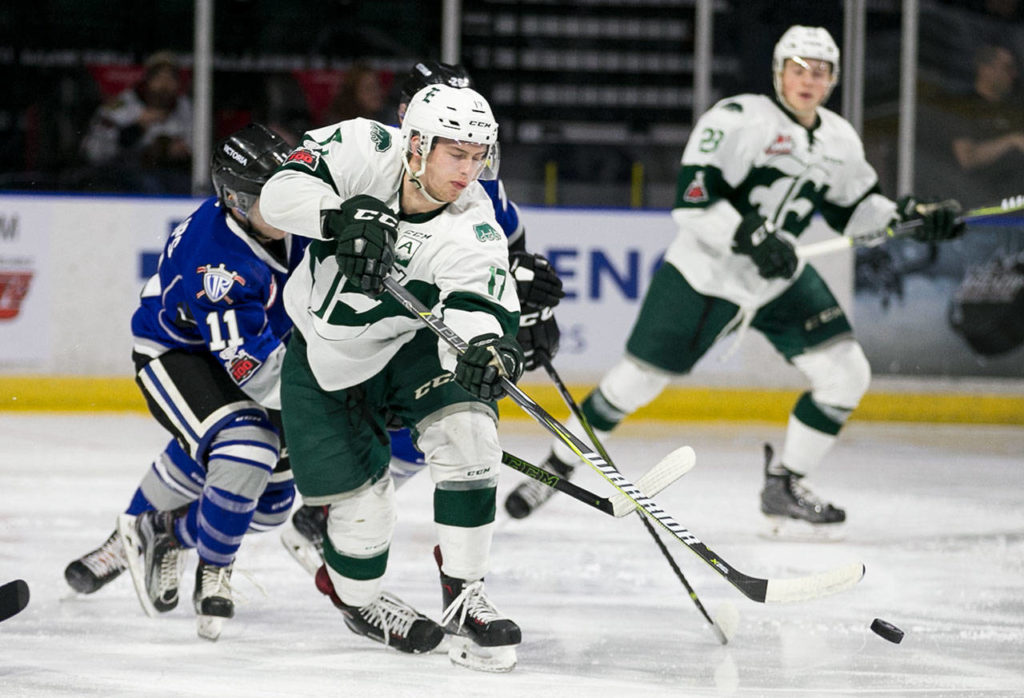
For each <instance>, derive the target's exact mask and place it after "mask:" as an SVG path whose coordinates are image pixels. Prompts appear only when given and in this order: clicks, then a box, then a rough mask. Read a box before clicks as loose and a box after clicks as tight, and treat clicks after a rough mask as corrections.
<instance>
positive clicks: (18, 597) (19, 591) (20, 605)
mask: <svg viewBox="0 0 1024 698" xmlns="http://www.w3.org/2000/svg"><path fill="white" fill-rule="evenodd" d="M29 596H30V595H29V591H28V584H27V583H26V582H25V580H24V579H15V580H14V581H13V582H7V583H6V584H4V585H3V586H0V621H5V620H7V619H8V618H10V617H11V616H16V615H18V614H19V613H21V612H22V611H24V610H25V607H26V606H28V600H29Z"/></svg>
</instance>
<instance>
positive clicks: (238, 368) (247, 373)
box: [225, 349, 263, 385]
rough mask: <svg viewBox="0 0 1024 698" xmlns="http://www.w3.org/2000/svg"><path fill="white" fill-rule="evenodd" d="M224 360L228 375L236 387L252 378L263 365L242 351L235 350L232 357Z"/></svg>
mask: <svg viewBox="0 0 1024 698" xmlns="http://www.w3.org/2000/svg"><path fill="white" fill-rule="evenodd" d="M225 358H227V362H226V363H227V369H228V373H230V374H231V378H232V379H233V380H234V381H235V383H237V384H238V385H242V384H243V383H245V382H246V381H247V380H249V379H250V378H252V374H254V373H256V371H257V370H258V369H259V367H260V366H262V365H263V364H262V362H260V360H259V359H257V358H256V357H255V356H253V355H252V354H250V353H249V352H247V351H245V350H244V349H236V350H235V351H234V354H233V355H232V356H230V357H225Z"/></svg>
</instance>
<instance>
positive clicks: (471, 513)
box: [434, 487, 498, 528]
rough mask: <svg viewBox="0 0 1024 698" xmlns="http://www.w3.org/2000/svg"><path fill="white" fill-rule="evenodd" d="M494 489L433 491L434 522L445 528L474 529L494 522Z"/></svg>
mask: <svg viewBox="0 0 1024 698" xmlns="http://www.w3.org/2000/svg"><path fill="white" fill-rule="evenodd" d="M497 491H498V490H497V488H496V487H484V488H482V489H478V490H442V489H440V488H435V489H434V521H435V522H437V523H439V524H444V525H445V526H460V527H462V528H476V527H477V526H483V525H485V524H489V523H491V522H493V521H494V512H495V500H496V499H497Z"/></svg>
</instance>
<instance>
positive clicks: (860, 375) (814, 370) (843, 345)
mask: <svg viewBox="0 0 1024 698" xmlns="http://www.w3.org/2000/svg"><path fill="white" fill-rule="evenodd" d="M793 364H794V365H795V366H796V367H797V368H799V369H800V370H801V371H802V372H803V373H804V375H806V376H807V378H808V379H809V380H810V381H811V386H812V387H811V395H812V397H813V399H814V401H815V402H816V403H818V404H822V405H837V406H840V407H847V408H851V409H852V408H854V407H856V406H857V405H858V404H859V403H860V399H861V398H862V397H863V396H864V393H866V392H867V390H868V386H869V385H870V383H871V364H870V363H869V362H868V359H867V357H866V356H865V355H864V350H863V349H862V348H861V346H860V344H859V343H857V342H856V341H854V340H852V339H847V340H844V341H841V342H837V343H835V344H830V345H829V346H827V347H822V348H815V349H812V350H811V351H809V352H807V353H805V354H801V355H800V356H797V357H795V358H794V359H793Z"/></svg>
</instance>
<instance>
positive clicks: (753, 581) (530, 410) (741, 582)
mask: <svg viewBox="0 0 1024 698" xmlns="http://www.w3.org/2000/svg"><path fill="white" fill-rule="evenodd" d="M384 288H385V289H386V290H387V291H388V293H390V294H391V297H392V298H394V299H395V300H396V301H398V303H400V304H401V305H402V307H404V308H405V309H406V310H408V311H409V312H410V313H411V314H412V315H414V316H416V317H418V318H419V319H420V320H422V321H423V323H424V324H425V325H426V326H427V327H429V328H430V329H431V331H432V332H434V333H435V334H436V335H437V336H438V337H440V338H441V339H442V340H443V341H444V342H446V343H447V344H448V345H449V346H451V347H452V348H453V349H455V350H456V351H457V352H459V353H463V352H465V351H466V348H467V346H468V345H467V344H466V341H465V340H464V339H462V338H461V337H459V336H458V335H457V334H456V333H455V332H454V331H453V330H452V329H451V328H450V327H448V326H447V325H446V324H444V321H442V320H441V319H440V318H439V317H437V316H436V315H434V314H433V313H432V312H430V310H429V309H428V308H427V307H426V306H425V305H423V303H422V302H420V300H419V299H418V298H416V296H414V295H412V293H410V292H409V291H408V290H407V289H406V288H405V287H404V286H402V285H401V284H399V283H398V282H397V281H395V279H394V278H392V277H387V278H385V279H384ZM502 386H503V387H504V388H505V390H506V392H507V393H508V395H509V397H511V398H512V400H513V401H514V402H515V403H516V404H517V405H519V406H520V407H521V408H523V410H524V411H525V412H526V413H527V414H529V415H530V416H531V417H533V418H534V419H535V420H537V422H538V423H539V424H540V425H541V426H543V427H544V428H545V429H547V430H548V431H549V432H551V433H552V434H553V435H554V436H555V437H556V438H558V439H559V440H561V441H562V442H563V443H565V445H566V446H568V447H569V448H570V449H571V450H572V451H573V452H574V453H575V454H576V455H577V456H579V458H580V459H581V460H583V461H584V462H585V463H587V464H588V465H590V467H592V468H594V470H596V471H597V472H599V473H600V474H601V475H602V476H604V478H605V479H606V480H607V481H608V482H609V483H611V484H612V486H614V487H615V488H616V489H617V490H619V491H620V492H622V493H623V494H624V495H626V497H627V498H628V499H629V500H630V501H632V502H633V503H634V504H636V505H637V506H638V507H639V508H642V509H643V510H644V511H645V512H647V514H648V516H650V517H651V518H652V519H654V520H655V521H657V522H658V524H659V525H661V526H662V527H663V528H664V529H665V530H666V531H668V532H669V533H671V534H672V535H673V536H674V537H675V538H676V539H677V540H678V541H680V542H681V543H682V544H683V545H685V546H686V547H688V548H689V549H690V550H692V551H693V552H694V553H695V554H696V555H697V556H698V557H700V558H701V559H702V560H704V562H706V563H707V564H708V565H710V566H711V568H712V569H714V570H715V571H716V572H718V574H720V575H721V576H722V577H724V578H725V579H726V580H728V582H729V583H730V584H732V585H733V586H734V587H736V589H737V590H739V592H740V593H741V594H743V595H744V596H746V597H747V598H748V599H751V600H753V601H757V602H759V603H765V602H773V603H774V602H785V601H803V600H806V599H815V598H818V597H821V596H827V595H829V594H834V593H837V592H839V591H843V590H844V589H848V588H850V587H852V586H853V585H854V584H856V583H857V582H859V581H860V579H861V577H863V576H864V565H863V564H862V563H860V562H855V563H850V564H847V565H843V566H842V567H838V568H836V569H833V570H829V571H826V572H820V573H818V574H812V575H808V576H805V577H798V578H795V579H761V578H758V577H751V576H748V575H746V574H743V573H742V572H740V571H739V570H736V569H733V568H732V567H730V566H729V565H728V564H727V563H726V562H725V560H723V559H722V558H721V557H720V556H719V555H718V554H717V553H715V552H714V551H713V550H711V549H710V548H708V547H707V546H706V545H705V544H704V543H703V542H701V540H700V539H699V538H697V536H695V535H694V534H693V533H691V532H690V531H689V530H687V529H686V528H684V527H683V526H682V525H681V524H680V523H679V522H677V521H676V520H675V519H674V518H673V517H672V516H671V515H670V514H669V513H668V512H666V511H665V510H663V509H662V508H661V507H659V506H658V505H657V504H656V503H655V502H654V500H652V499H651V498H649V497H647V496H646V495H645V494H644V493H643V492H642V491H641V490H640V488H638V487H637V486H636V485H634V484H633V483H632V482H630V481H629V480H627V479H626V477H625V476H624V475H623V474H622V473H620V472H619V471H618V470H616V469H615V468H614V467H613V466H611V465H609V464H608V463H607V462H606V461H605V460H604V459H603V458H602V457H601V456H600V455H599V454H598V453H596V452H594V450H593V449H592V448H591V447H590V446H587V445H586V444H585V443H584V442H583V441H581V440H580V439H579V437H577V436H575V435H574V434H572V432H570V431H569V430H568V429H566V428H565V427H564V426H563V425H562V424H561V423H559V422H558V421H557V420H556V419H555V418H554V417H552V416H551V415H550V414H548V413H547V412H546V411H545V410H544V408H542V407H541V406H540V405H538V404H537V403H536V402H535V401H534V400H533V398H531V397H530V396H529V395H527V394H526V393H524V392H523V391H522V390H520V389H519V388H518V387H516V385H515V383H513V382H512V381H510V380H508V379H507V378H502Z"/></svg>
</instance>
